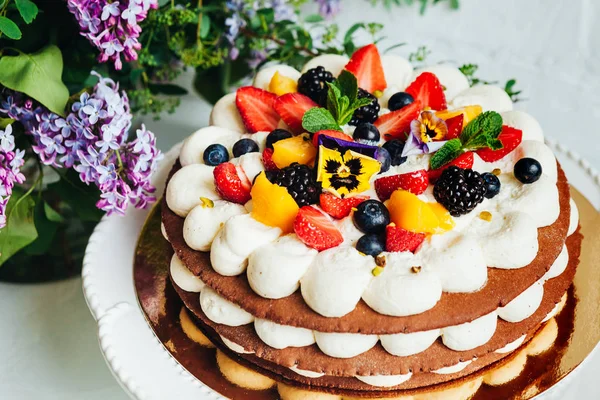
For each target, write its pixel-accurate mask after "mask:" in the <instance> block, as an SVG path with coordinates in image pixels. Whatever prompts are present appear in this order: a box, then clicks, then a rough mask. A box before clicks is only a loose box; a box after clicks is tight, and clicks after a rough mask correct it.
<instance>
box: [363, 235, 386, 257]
mask: <svg viewBox="0 0 600 400" xmlns="http://www.w3.org/2000/svg"><path fill="white" fill-rule="evenodd" d="M356 250H358V251H360V252H361V253H363V254H366V255H368V256H373V257H377V256H378V255H379V253H381V252H384V251H385V240H384V238H383V235H376V234H373V233H371V234H368V235H364V236H363V237H361V238H360V239H358V242H356Z"/></svg>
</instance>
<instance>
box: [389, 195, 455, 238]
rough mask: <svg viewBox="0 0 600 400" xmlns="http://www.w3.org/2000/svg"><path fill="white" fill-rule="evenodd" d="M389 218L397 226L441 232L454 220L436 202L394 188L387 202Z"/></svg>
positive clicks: (411, 230)
mask: <svg viewBox="0 0 600 400" xmlns="http://www.w3.org/2000/svg"><path fill="white" fill-rule="evenodd" d="M387 207H388V209H389V211H390V218H391V220H392V222H393V223H394V224H396V226H397V227H399V228H402V229H405V230H407V231H410V232H417V233H443V232H445V231H447V230H450V229H452V227H453V226H454V221H453V220H452V218H451V217H450V215H449V213H448V211H446V210H445V209H444V207H442V206H441V205H439V204H437V203H431V204H430V203H426V202H424V201H423V200H421V199H419V198H418V197H417V195H414V194H412V193H410V192H408V191H405V190H396V191H395V192H394V193H392V197H390V200H389V201H388V203H387Z"/></svg>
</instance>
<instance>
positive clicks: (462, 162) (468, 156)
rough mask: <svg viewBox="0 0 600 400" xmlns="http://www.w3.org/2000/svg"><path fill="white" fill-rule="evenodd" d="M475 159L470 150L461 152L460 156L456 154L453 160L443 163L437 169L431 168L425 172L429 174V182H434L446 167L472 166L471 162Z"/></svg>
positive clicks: (465, 167)
mask: <svg viewBox="0 0 600 400" xmlns="http://www.w3.org/2000/svg"><path fill="white" fill-rule="evenodd" d="M474 161H475V157H474V156H473V153H472V152H470V151H469V152H466V153H463V154H461V155H460V156H458V157H457V158H455V159H454V160H452V161H450V162H449V163H448V164H446V165H444V166H443V167H441V168H438V169H432V170H429V171H427V173H428V174H429V181H430V182H435V181H437V180H438V178H439V177H440V176H441V175H442V172H444V170H445V169H446V168H448V167H450V166H451V165H455V166H457V167H459V168H464V169H467V168H473V162H474Z"/></svg>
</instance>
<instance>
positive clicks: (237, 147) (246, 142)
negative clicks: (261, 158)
mask: <svg viewBox="0 0 600 400" xmlns="http://www.w3.org/2000/svg"><path fill="white" fill-rule="evenodd" d="M231 152H232V153H233V156H234V157H239V156H243V155H244V154H247V153H255V152H258V144H257V143H256V142H255V141H254V140H252V139H240V140H238V141H237V142H235V144H234V145H233V148H232V149H231Z"/></svg>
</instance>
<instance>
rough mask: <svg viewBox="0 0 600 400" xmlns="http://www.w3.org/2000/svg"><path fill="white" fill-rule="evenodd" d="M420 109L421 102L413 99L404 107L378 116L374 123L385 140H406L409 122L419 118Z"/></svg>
mask: <svg viewBox="0 0 600 400" xmlns="http://www.w3.org/2000/svg"><path fill="white" fill-rule="evenodd" d="M421 109H422V106H421V103H420V102H419V101H418V100H415V102H414V103H412V104H409V105H408V106H406V107H403V108H401V109H399V110H396V111H392V112H389V113H387V114H384V115H382V116H380V117H379V118H377V121H375V124H374V125H375V126H376V127H377V129H379V133H380V134H381V137H383V138H384V139H385V140H390V139H400V140H406V137H407V134H408V132H410V123H411V122H412V121H413V120H415V119H417V118H419V114H420V113H421Z"/></svg>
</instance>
